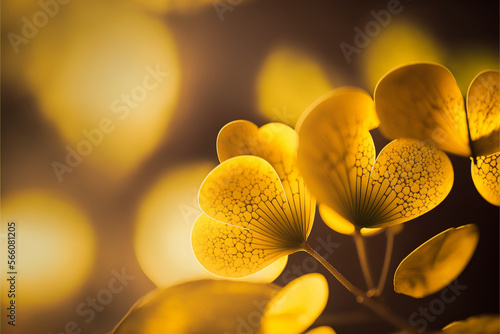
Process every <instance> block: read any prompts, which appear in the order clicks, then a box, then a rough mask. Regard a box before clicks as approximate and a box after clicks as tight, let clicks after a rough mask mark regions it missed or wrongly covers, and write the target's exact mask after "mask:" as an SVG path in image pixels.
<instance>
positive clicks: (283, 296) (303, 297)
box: [262, 273, 328, 334]
mask: <svg viewBox="0 0 500 334" xmlns="http://www.w3.org/2000/svg"><path fill="white" fill-rule="evenodd" d="M327 301H328V283H327V281H326V279H325V278H324V277H323V276H322V275H321V274H317V273H313V274H307V275H304V276H301V277H299V278H297V279H295V280H293V281H292V282H290V283H289V284H287V285H286V286H285V287H284V288H283V289H282V290H281V291H280V292H278V293H277V294H276V296H274V297H273V299H271V301H270V302H269V303H268V304H267V305H266V309H265V312H264V317H263V318H262V332H263V333H265V334H300V333H302V332H303V331H304V330H306V329H307V328H308V327H309V326H311V325H312V324H313V322H314V321H315V320H316V318H318V317H319V315H320V314H321V313H322V312H323V309H324V308H325V306H326V303H327Z"/></svg>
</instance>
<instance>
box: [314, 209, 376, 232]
mask: <svg viewBox="0 0 500 334" xmlns="http://www.w3.org/2000/svg"><path fill="white" fill-rule="evenodd" d="M319 214H320V215H321V219H323V221H324V222H325V224H326V225H328V227H330V228H331V229H332V230H334V231H335V232H338V233H341V234H346V235H354V231H355V229H356V228H355V227H354V225H353V224H352V223H350V222H349V221H348V220H347V219H345V218H344V217H342V216H341V215H339V214H338V213H337V212H335V210H332V209H331V208H329V207H328V206H326V205H323V204H320V205H319ZM382 231H383V229H381V228H366V227H364V228H362V229H361V230H360V233H361V235H362V236H364V237H368V236H371V235H376V234H379V233H380V232H382Z"/></svg>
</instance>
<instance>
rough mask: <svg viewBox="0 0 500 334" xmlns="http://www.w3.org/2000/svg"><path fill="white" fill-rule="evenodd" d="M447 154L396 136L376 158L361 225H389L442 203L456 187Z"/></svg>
mask: <svg viewBox="0 0 500 334" xmlns="http://www.w3.org/2000/svg"><path fill="white" fill-rule="evenodd" d="M453 175H454V174H453V167H452V165H451V162H450V159H449V158H448V157H447V156H446V154H445V153H444V152H442V151H440V150H438V149H437V148H436V147H434V146H431V145H429V144H426V143H424V142H421V141H418V140H416V139H396V140H394V141H392V142H391V143H389V144H388V145H387V146H386V147H385V148H384V149H383V150H382V151H381V152H380V155H379V156H378V157H377V160H376V161H375V164H374V166H373V170H372V173H371V178H370V181H371V186H370V189H369V192H368V195H367V198H368V199H367V201H366V202H367V203H369V206H368V207H364V208H363V210H362V211H361V212H360V216H359V218H358V220H357V223H358V224H359V225H360V226H377V227H379V226H390V225H395V224H399V223H403V222H405V221H408V220H411V219H414V218H416V217H418V216H421V215H423V214H424V213H426V212H428V211H430V210H432V209H433V208H434V207H436V206H437V205H438V204H439V203H441V202H442V201H443V200H444V199H445V198H446V196H447V195H448V193H449V192H450V190H451V188H452V186H453V178H454V176H453Z"/></svg>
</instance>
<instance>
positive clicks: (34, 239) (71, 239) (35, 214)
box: [2, 190, 95, 309]
mask: <svg viewBox="0 0 500 334" xmlns="http://www.w3.org/2000/svg"><path fill="white" fill-rule="evenodd" d="M11 221H13V222H15V223H16V229H17V233H16V238H17V256H16V259H17V261H16V262H17V263H16V270H17V272H18V273H19V276H18V281H17V284H18V286H17V287H18V289H17V290H18V291H19V292H20V293H18V295H17V296H16V300H17V301H18V303H19V305H22V306H21V307H22V308H26V309H34V308H36V307H38V308H39V307H40V306H42V305H43V306H49V305H56V304H58V303H60V302H62V301H63V300H64V299H66V298H68V297H70V296H71V295H72V294H74V293H75V292H77V291H78V289H79V288H80V287H81V286H82V284H83V283H84V282H85V280H86V279H87V278H88V275H89V273H90V270H91V267H92V264H93V261H94V253H95V235H94V231H93V230H92V228H91V225H90V223H89V221H88V220H87V218H86V217H85V216H84V215H83V214H82V213H81V212H80V211H79V210H78V209H77V208H76V207H75V206H74V205H73V204H72V203H71V202H69V201H68V200H66V199H64V198H63V197H62V196H59V195H57V194H55V193H51V192H48V191H44V190H29V191H23V192H19V193H16V194H13V195H9V196H7V197H5V198H3V199H2V232H3V233H5V232H6V229H7V228H6V226H7V223H8V222H11ZM4 242H6V239H5V238H2V245H3V244H4ZM5 248H7V247H5ZM2 254H3V255H5V251H3V250H2ZM3 259H4V260H5V261H3V263H7V261H6V258H5V256H3ZM5 289H7V284H3V283H2V294H3V295H4V296H7V292H6V290H5ZM3 300H4V299H2V301H3ZM2 307H3V305H2Z"/></svg>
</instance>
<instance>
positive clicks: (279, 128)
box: [217, 120, 316, 235]
mask: <svg viewBox="0 0 500 334" xmlns="http://www.w3.org/2000/svg"><path fill="white" fill-rule="evenodd" d="M297 145H298V136H297V133H296V132H295V130H294V129H292V128H291V127H289V126H287V125H285V124H281V123H269V124H266V125H264V126H262V127H261V128H257V126H256V125H255V124H253V123H251V122H248V121H243V120H240V121H234V122H231V123H229V124H227V125H226V126H224V127H223V128H222V129H221V131H220V132H219V136H218V138H217V152H218V155H219V159H220V161H221V162H223V161H225V160H227V159H229V158H232V157H236V156H239V155H255V156H258V157H261V158H263V159H265V160H266V161H267V162H269V163H270V164H271V165H272V166H273V168H274V169H275V170H276V172H277V173H278V176H279V178H280V180H281V183H282V185H283V190H284V191H285V196H286V198H287V202H286V203H285V204H284V206H283V214H284V215H285V216H286V219H287V220H288V221H290V222H294V224H295V225H300V226H301V227H300V230H301V231H306V234H307V235H309V232H310V230H311V228H312V224H313V221H314V214H315V209H316V201H315V199H313V198H312V196H311V195H310V193H309V191H308V189H307V188H306V186H305V184H304V179H303V178H302V176H301V175H300V173H299V170H298V167H297V157H296V156H297V153H296V152H297Z"/></svg>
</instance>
